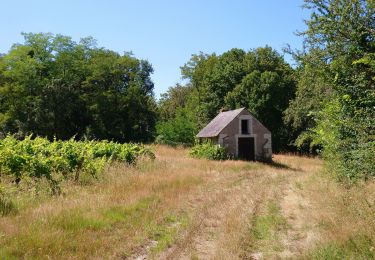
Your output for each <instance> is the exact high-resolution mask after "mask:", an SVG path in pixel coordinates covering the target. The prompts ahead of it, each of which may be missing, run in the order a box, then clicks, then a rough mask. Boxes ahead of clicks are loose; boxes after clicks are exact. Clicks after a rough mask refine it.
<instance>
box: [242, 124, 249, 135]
mask: <svg viewBox="0 0 375 260" xmlns="http://www.w3.org/2000/svg"><path fill="white" fill-rule="evenodd" d="M248 121H249V120H241V133H242V134H245V135H246V134H249V124H248Z"/></svg>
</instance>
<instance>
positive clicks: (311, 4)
mask: <svg viewBox="0 0 375 260" xmlns="http://www.w3.org/2000/svg"><path fill="white" fill-rule="evenodd" d="M305 2H306V5H305V7H306V8H309V9H310V10H311V13H312V14H311V18H310V19H309V20H308V21H307V26H308V29H307V30H306V31H305V32H303V33H302V36H303V37H304V39H305V46H306V50H305V53H306V55H303V56H302V57H301V60H302V64H303V66H304V68H305V72H308V71H309V70H310V71H311V72H312V73H314V75H315V76H317V77H318V79H317V80H316V82H314V81H313V82H312V83H313V84H311V88H314V90H313V91H312V92H313V93H318V92H319V91H320V89H319V88H320V87H321V86H322V85H325V86H328V87H324V89H325V90H324V91H326V90H328V92H330V94H329V99H325V98H323V99H321V100H322V103H321V104H320V109H318V111H317V113H315V117H314V124H315V127H313V128H312V129H310V130H311V133H312V134H313V135H312V136H313V138H314V139H315V143H320V144H322V145H323V155H324V157H325V158H326V159H327V161H328V162H329V165H331V169H332V172H335V173H336V174H337V175H338V176H339V177H340V178H346V179H350V180H352V179H355V178H358V177H359V176H362V177H365V178H367V177H369V176H372V175H374V174H375V163H374V162H373V159H374V154H375V139H374V137H375V128H374V126H375V84H374V80H375V66H374V59H375V55H374V53H375V8H374V3H373V2H372V1H366V0H355V1H353V0H305ZM317 62H319V63H321V64H323V68H324V70H325V71H324V73H321V70H319V69H317V67H316V64H317ZM303 76H304V75H303ZM303 81H305V79H302V80H301V82H303ZM304 85H306V84H300V86H299V89H298V91H297V93H298V92H302V91H303V87H304ZM297 98H298V99H300V100H302V99H301V97H300V95H297ZM317 100H319V98H318V99H317ZM296 102H298V101H297V100H296ZM296 102H294V103H292V105H293V108H292V109H291V110H294V112H292V113H289V114H290V115H291V114H293V113H294V114H297V113H296V112H295V111H296V110H297V109H296V108H297V106H296Z"/></svg>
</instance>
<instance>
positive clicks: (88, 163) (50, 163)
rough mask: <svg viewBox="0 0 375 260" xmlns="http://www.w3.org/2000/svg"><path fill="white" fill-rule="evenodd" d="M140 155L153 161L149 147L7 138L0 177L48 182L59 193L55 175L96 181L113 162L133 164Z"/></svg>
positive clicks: (1, 144) (0, 153) (0, 145)
mask: <svg viewBox="0 0 375 260" xmlns="http://www.w3.org/2000/svg"><path fill="white" fill-rule="evenodd" d="M141 156H148V157H150V158H154V154H153V153H152V152H151V151H150V150H149V149H148V148H146V147H144V146H142V145H137V144H119V143H115V142H109V141H101V142H99V141H75V140H73V139H70V140H68V141H61V140H56V139H55V140H54V141H52V142H50V141H48V140H47V139H45V138H41V137H37V138H35V139H32V138H31V136H29V137H27V138H25V139H24V140H21V141H20V140H17V139H16V138H15V137H14V136H7V137H6V138H4V139H2V140H0V177H1V175H8V176H10V177H12V178H14V181H15V182H16V183H19V182H20V181H22V179H23V178H34V179H40V178H45V179H47V180H48V181H49V182H50V184H51V186H52V187H53V191H58V189H59V186H58V180H59V178H56V176H55V175H56V174H58V175H61V176H62V177H63V178H65V179H69V178H70V179H74V180H75V181H80V176H81V175H89V176H91V177H92V178H97V177H98V176H99V174H100V173H101V172H102V171H103V170H104V167H105V165H106V164H108V163H110V162H112V161H119V162H124V163H127V164H134V163H135V162H136V161H137V159H138V158H139V157H141Z"/></svg>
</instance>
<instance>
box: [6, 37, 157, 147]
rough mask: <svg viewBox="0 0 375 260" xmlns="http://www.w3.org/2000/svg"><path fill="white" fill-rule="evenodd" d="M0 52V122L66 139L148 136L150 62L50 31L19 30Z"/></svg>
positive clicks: (10, 128)
mask: <svg viewBox="0 0 375 260" xmlns="http://www.w3.org/2000/svg"><path fill="white" fill-rule="evenodd" d="M23 36H24V38H25V42H24V43H23V44H15V45H13V47H12V48H11V50H10V51H9V52H8V53H7V54H6V55H5V56H3V57H1V58H0V93H1V98H0V129H1V132H2V133H3V134H6V133H16V134H18V135H19V136H24V135H27V134H30V133H33V134H37V135H42V136H47V137H49V138H53V137H54V136H56V137H57V138H61V139H67V138H70V137H72V136H74V135H75V136H76V137H77V138H80V137H83V136H87V137H90V138H100V139H102V138H106V139H114V140H117V141H145V140H150V139H151V138H152V137H153V132H154V126H155V121H156V107H155V101H154V97H153V87H154V85H153V83H152V81H151V78H150V75H151V73H152V72H153V69H152V66H151V65H150V64H149V63H148V62H147V61H144V60H139V59H136V58H135V57H133V56H132V55H131V54H130V53H125V54H124V55H120V54H118V53H116V52H113V51H110V50H106V49H104V48H98V47H97V46H96V42H95V40H94V39H93V38H91V37H88V38H83V39H81V40H80V42H78V43H77V42H75V41H73V40H72V39H71V38H70V37H67V36H62V35H56V36H54V35H52V34H49V33H48V34H43V33H38V34H33V33H25V34H23Z"/></svg>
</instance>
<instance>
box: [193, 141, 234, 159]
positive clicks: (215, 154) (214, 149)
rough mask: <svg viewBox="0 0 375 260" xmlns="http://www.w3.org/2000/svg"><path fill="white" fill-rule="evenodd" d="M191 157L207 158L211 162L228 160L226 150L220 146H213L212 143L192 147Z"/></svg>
mask: <svg viewBox="0 0 375 260" xmlns="http://www.w3.org/2000/svg"><path fill="white" fill-rule="evenodd" d="M190 155H191V156H193V157H195V158H205V159H209V160H225V159H228V155H227V153H226V151H225V149H224V148H223V147H221V146H220V145H216V144H212V143H211V142H206V143H203V144H196V145H195V146H194V147H192V149H191V151H190Z"/></svg>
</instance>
